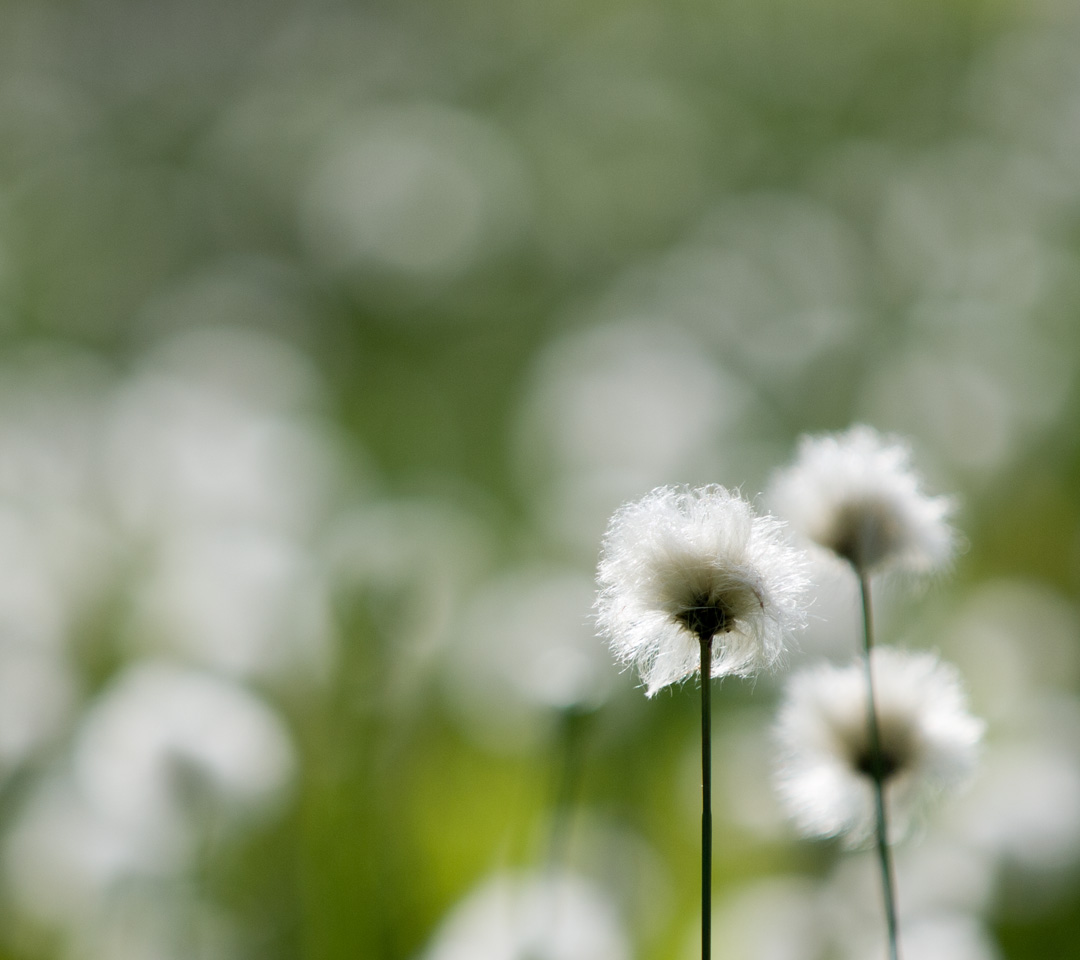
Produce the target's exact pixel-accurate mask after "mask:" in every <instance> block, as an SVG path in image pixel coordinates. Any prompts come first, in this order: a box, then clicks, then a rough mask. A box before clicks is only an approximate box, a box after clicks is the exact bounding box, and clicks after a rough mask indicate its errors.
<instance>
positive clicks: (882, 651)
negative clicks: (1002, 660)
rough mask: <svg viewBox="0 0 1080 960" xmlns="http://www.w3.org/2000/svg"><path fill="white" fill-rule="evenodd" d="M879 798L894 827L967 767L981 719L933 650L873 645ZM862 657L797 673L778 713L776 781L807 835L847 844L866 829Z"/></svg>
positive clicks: (869, 806)
mask: <svg viewBox="0 0 1080 960" xmlns="http://www.w3.org/2000/svg"><path fill="white" fill-rule="evenodd" d="M871 666H872V668H873V671H874V690H875V699H876V705H877V719H878V729H879V732H880V737H881V753H882V757H881V762H882V769H883V774H884V781H885V799H886V803H887V804H888V806H889V810H890V817H891V820H892V827H893V828H894V829H895V830H896V831H897V832H898V833H899V832H902V831H903V830H904V829H905V827H906V826H907V825H909V824H910V822H911V819H912V817H913V815H914V814H915V813H916V812H917V811H918V809H919V808H920V807H921V806H922V805H923V804H924V803H925V801H926V800H927V799H929V798H930V797H931V796H933V795H934V794H936V793H938V792H940V791H941V790H943V789H946V788H949V787H953V786H956V785H957V784H959V783H961V782H963V780H964V779H966V777H967V776H968V774H969V773H970V772H971V770H972V768H973V767H974V764H975V761H976V759H977V755H978V745H979V741H980V739H981V737H982V732H983V724H982V722H981V721H980V720H977V719H976V718H974V717H973V716H971V714H970V713H968V710H967V705H966V702H965V697H964V693H963V690H962V689H961V686H960V680H959V675H958V674H957V672H956V670H955V669H954V668H953V667H952V666H950V665H947V664H945V663H942V662H941V661H940V660H939V659H938V658H937V657H936V656H934V655H933V654H931V653H926V652H918V653H911V652H906V651H901V650H895V649H891V648H889V647H878V648H876V649H874V650H873V651H872V652H871ZM866 710H867V697H866V675H865V672H864V664H863V663H861V662H857V663H853V664H851V665H849V666H846V667H836V666H832V665H822V666H819V667H814V668H810V669H807V670H804V671H802V672H800V673H798V674H796V675H795V676H794V677H793V678H792V679H791V681H790V682H789V684H788V688H787V691H786V694H785V699H784V702H783V703H782V705H781V708H780V713H779V717H778V721H777V730H776V733H777V740H778V743H779V746H780V764H779V767H778V770H777V777H776V783H777V789H778V792H779V794H780V798H781V800H782V802H783V803H784V805H785V807H786V808H787V810H788V812H789V814H790V815H791V817H792V818H793V819H794V820H795V823H796V824H797V826H798V827H799V829H800V830H802V831H803V832H804V833H805V834H807V835H809V836H819V837H830V836H838V835H842V836H844V837H845V839H846V840H847V841H848V842H850V843H851V844H858V843H861V842H863V841H864V840H866V839H867V838H868V837H869V836H870V835H871V833H872V832H873V830H874V825H875V822H876V821H875V813H874V810H875V807H874V781H873V777H872V774H871V770H872V766H871V764H872V759H871V751H870V744H869V734H868V725H867V713H866Z"/></svg>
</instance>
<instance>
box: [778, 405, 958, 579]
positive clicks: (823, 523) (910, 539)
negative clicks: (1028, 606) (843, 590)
mask: <svg viewBox="0 0 1080 960" xmlns="http://www.w3.org/2000/svg"><path fill="white" fill-rule="evenodd" d="M768 500H769V503H770V505H771V507H772V509H773V510H775V511H776V512H777V513H778V514H779V515H780V516H782V517H784V518H785V519H787V520H788V522H789V523H790V524H791V526H792V528H793V529H794V530H795V531H797V532H798V533H800V534H802V535H804V536H806V537H807V538H809V539H810V540H812V541H813V542H815V543H817V544H818V545H820V546H822V547H824V548H825V549H827V550H829V551H832V552H833V553H834V554H836V555H838V556H840V557H842V558H843V559H844V560H847V561H848V562H850V563H851V564H852V565H853V566H854V567H855V569H856V570H857V571H859V572H860V573H861V574H866V573H869V572H871V571H874V570H879V569H883V568H887V567H893V568H895V569H900V570H908V571H911V572H926V571H929V570H933V569H934V568H936V567H939V566H941V565H942V564H944V563H946V562H947V561H948V559H949V557H950V555H951V553H952V549H953V545H954V541H955V536H954V534H953V530H952V528H951V527H950V526H949V524H948V522H947V520H948V517H949V515H950V513H951V512H952V510H953V502H952V500H951V499H949V498H948V497H931V496H927V494H925V493H924V492H923V490H922V481H921V480H920V478H919V477H918V475H917V474H916V473H915V472H914V471H913V470H912V468H911V451H910V449H909V448H908V446H907V445H906V444H905V443H903V442H902V441H899V440H896V439H892V438H888V439H887V438H885V437H883V436H882V435H881V434H879V433H878V432H877V431H875V430H873V429H872V428H870V427H867V426H862V425H857V426H854V427H852V428H851V429H849V430H847V431H845V432H843V433H835V434H821V435H817V436H804V437H803V438H802V439H801V441H800V443H799V450H798V455H797V456H796V459H795V462H794V463H793V464H792V465H791V466H790V467H787V468H786V469H783V470H780V471H778V472H777V474H776V475H775V477H774V479H773V482H772V484H771V485H770V491H769V496H768Z"/></svg>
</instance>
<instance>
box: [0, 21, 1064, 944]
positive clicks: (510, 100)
mask: <svg viewBox="0 0 1080 960" xmlns="http://www.w3.org/2000/svg"><path fill="white" fill-rule="evenodd" d="M1078 255H1080V8H1078V7H1077V6H1076V4H1074V3H1071V2H1068V0H947V2H940V0H936V2H931V0H873V2H867V0H663V2H661V0H585V2H582V0H546V2H536V3H534V2H528V0H486V2H485V0H394V2H367V3H346V2H335V0H316V2H312V3H306V4H292V3H287V2H285V0H224V2H223V0H185V2H183V3H181V2H161V3H140V2H135V0H66V2H60V0H4V2H3V4H2V6H0V957H2V958H3V960H51V958H64V960H68V958H73V960H188V958H199V960H203V958H206V960H211V958H212V960H217V958H230V960H231V958H249V957H250V958H259V960H274V958H281V960H285V958H309V960H339V958H340V960H345V958H349V960H369V958H370V960H398V958H400V960H465V958H469V960H526V958H529V960H629V958H631V957H633V958H642V960H661V958H663V960H667V958H673V960H684V958H692V957H693V956H694V955H695V951H696V950H697V930H698V916H697V909H698V907H697V904H698V901H697V889H698V887H697V885H698V876H697V863H698V859H697V858H698V847H697V844H698V816H699V806H698V805H699V779H698V777H699V774H698V770H697V766H696V764H697V756H698V755H697V750H698V746H697V733H698V728H697V719H696V708H697V699H696V696H695V690H694V687H693V685H692V684H691V685H689V686H688V687H687V688H685V689H681V690H675V691H670V692H665V693H663V694H661V695H659V696H658V697H656V698H655V699H654V700H652V701H647V700H646V698H645V697H644V695H643V693H642V691H641V689H640V688H639V686H638V683H637V680H636V678H635V677H633V676H632V675H631V674H627V673H619V672H618V670H617V669H616V668H615V667H614V666H613V665H612V664H611V662H610V657H609V655H608V652H607V651H606V649H604V648H603V645H602V644H601V643H600V642H599V641H598V640H596V639H595V638H594V636H593V631H592V628H591V626H590V623H589V614H590V605H591V603H592V596H593V586H592V576H593V570H594V567H595V561H596V554H597V548H598V543H599V538H600V535H601V533H602V531H603V528H604V524H605V521H606V518H607V517H608V516H609V515H610V513H611V511H612V510H613V509H614V508H615V507H616V506H618V504H619V503H620V502H622V501H623V500H625V499H628V498H632V497H637V496H640V495H641V494H642V493H644V492H645V491H646V490H648V489H649V488H651V487H652V486H654V485H656V484H659V483H668V482H682V481H685V482H693V483H699V482H721V483H724V484H727V485H729V486H737V487H740V488H741V489H742V491H743V492H744V493H745V494H747V495H748V496H755V495H757V494H758V493H759V492H760V491H761V490H763V489H764V488H765V486H766V484H767V482H768V477H769V474H770V472H771V471H772V470H773V469H774V468H775V467H776V466H778V465H780V464H782V463H784V462H785V461H786V460H787V459H788V457H789V456H790V454H791V451H792V449H793V444H794V442H795V438H796V437H797V436H798V435H799V434H800V433H801V432H803V431H807V430H822V429H840V428H844V427H846V426H847V425H848V424H849V423H852V422H855V421H864V422H869V423H872V424H874V425H875V426H877V427H879V428H881V429H884V430H888V431H896V432H898V433H900V434H902V435H904V436H907V437H909V438H910V439H911V442H912V444H913V447H914V450H915V454H916V458H917V462H918V465H919V467H920V469H921V470H922V472H923V473H924V474H925V475H926V476H927V478H928V485H929V487H930V488H931V489H932V490H933V491H934V492H944V493H955V494H957V495H958V497H959V502H960V504H961V507H960V510H959V513H958V515H957V523H958V526H959V527H960V528H961V529H962V531H963V533H964V536H965V550H964V552H963V553H962V555H961V556H960V557H959V559H958V561H957V563H956V565H955V569H954V570H953V571H952V573H951V574H950V575H949V576H947V577H944V578H941V579H940V580H939V581H937V582H934V583H932V584H930V585H924V586H922V587H921V588H920V589H913V585H911V584H894V585H893V586H892V588H891V589H889V590H888V591H887V592H885V593H882V595H881V596H882V600H883V603H884V606H883V612H882V617H881V631H882V637H883V639H885V640H887V641H889V642H895V643H904V644H908V645H912V646H919V647H929V648H933V649H937V650H940V651H941V652H942V654H943V655H944V656H945V657H947V658H948V659H950V660H952V661H954V662H955V663H957V664H958V666H959V667H960V669H961V670H962V672H963V674H964V676H965V679H966V682H967V685H968V690H969V694H970V697H971V701H972V705H973V708H974V710H975V711H976V712H978V713H979V714H980V715H981V716H983V717H985V718H986V719H987V721H988V733H987V739H986V749H985V752H984V756H983V762H982V766H981V769H980V772H979V774H978V775H977V777H976V779H975V781H974V782H973V783H972V784H971V786H970V788H969V790H968V791H967V793H965V794H964V795H963V796H961V797H960V798H958V799H956V800H954V801H952V802H950V803H948V804H945V805H943V806H942V807H941V808H939V810H938V811H937V813H936V815H935V816H934V817H933V818H932V819H931V820H929V821H928V822H927V823H926V824H925V825H924V826H923V828H922V830H921V832H920V835H919V836H917V837H916V838H914V839H913V840H912V841H911V842H909V843H907V844H905V846H904V847H902V848H901V850H900V853H899V857H900V864H899V870H900V880H899V884H900V896H901V909H902V913H903V920H902V923H903V931H904V936H905V938H906V943H907V947H908V950H907V955H908V956H909V957H911V958H912V960H938V958H940V960H1004V958H1008V960H1023V958H1028V957H1039V958H1045V957H1055V958H1069V957H1080V933H1078V931H1080V883H1078V878H1080V700H1078V698H1077V693H1078V689H1080V626H1078V624H1080V619H1078V610H1077V605H1076V604H1077V600H1078V592H1080V449H1078V441H1080V431H1078V429H1077V425H1078V424H1077V420H1078V412H1080V396H1078V393H1077V372H1078V369H1080V323H1078V321H1077V317H1078V313H1080V270H1078V267H1080V259H1078ZM855 609H856V608H855V606H854V600H853V594H852V590H851V586H850V584H847V583H845V582H844V580H843V578H842V577H839V578H838V577H835V576H834V577H832V578H829V577H826V576H823V577H822V579H821V582H820V586H819V588H818V591H817V600H816V605H815V608H814V616H813V620H812V624H811V628H810V630H809V631H808V633H807V635H806V637H805V639H804V641H803V643H802V647H801V650H800V651H799V652H797V653H795V654H793V655H792V657H791V658H790V660H789V666H790V667H794V666H797V665H798V664H799V663H801V662H804V661H807V660H809V659H812V658H815V657H821V656H830V657H834V658H838V659H843V658H845V657H847V656H849V655H850V651H851V650H852V649H853V644H854V642H855V639H854V638H855V637H856V634H855V624H856V623H857V620H856V618H855ZM781 682H782V675H781V676H780V677H765V678H761V679H759V680H758V681H757V682H756V683H754V684H749V683H743V682H739V681H725V682H724V683H723V684H722V685H721V686H720V688H719V689H718V691H717V695H716V703H717V716H716V722H715V737H716V790H717V811H716V816H717V826H716V835H717V843H716V871H717V873H716V881H715V884H716V917H715V926H716V937H717V947H716V950H717V954H718V955H721V956H729V957H739V958H741V960H833V958H836V960H848V958H851V960H856V958H864V957H865V958H871V957H875V956H880V955H881V954H880V947H879V946H876V942H877V940H878V939H879V938H880V929H879V928H880V922H879V914H878V911H879V909H880V908H879V907H878V906H877V903H876V879H875V877H874V874H873V872H872V865H871V864H870V863H868V862H867V861H866V858H865V855H862V854H859V853H857V852H856V853H848V852H846V851H844V850H842V849H840V848H839V847H838V846H837V845H835V844H829V843H814V844H810V843H805V842H801V841H798V840H797V839H796V838H795V837H794V836H793V834H792V832H791V830H790V828H789V827H788V826H786V825H785V823H784V821H783V819H782V817H781V816H780V813H779V811H778V810H777V808H776V803H775V801H774V800H773V798H772V793H771V787H770V776H771V773H770V770H771V763H772V760H771V755H772V750H771V743H770V723H771V717H772V712H773V708H774V705H775V701H776V696H777V691H778V689H779V686H780V683H781Z"/></svg>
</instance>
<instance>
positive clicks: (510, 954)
mask: <svg viewBox="0 0 1080 960" xmlns="http://www.w3.org/2000/svg"><path fill="white" fill-rule="evenodd" d="M423 956H424V960H472V958H474V957H483V958H484V960H627V958H628V957H629V956H630V946H629V943H628V941H627V937H626V934H625V933H624V932H623V927H622V924H621V923H620V921H619V917H618V914H617V912H616V910H615V908H614V906H613V905H612V903H611V901H610V899H609V898H608V897H607V896H606V895H605V894H604V892H603V891H602V890H600V889H598V888H597V887H596V886H594V885H593V884H592V883H589V882H588V881H586V880H584V879H582V878H581V877H578V876H576V875H574V874H571V873H565V872H559V873H548V874H543V875H541V874H536V875H530V874H520V875H514V874H499V875H496V876H494V877H492V878H490V879H489V880H488V881H487V882H485V883H484V884H483V885H481V886H480V887H479V888H478V889H476V890H475V891H474V892H473V893H471V894H469V895H468V896H467V897H466V898H465V899H464V900H463V901H462V902H461V903H459V904H458V905H457V906H456V907H454V908H453V909H452V910H451V912H450V913H449V915H448V916H447V917H446V919H445V920H443V922H442V924H441V925H440V927H439V929H438V930H437V931H436V932H435V936H434V937H433V939H432V941H431V944H430V946H429V947H428V950H427V951H426V952H425V953H424V955H423Z"/></svg>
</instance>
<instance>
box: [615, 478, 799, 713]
mask: <svg viewBox="0 0 1080 960" xmlns="http://www.w3.org/2000/svg"><path fill="white" fill-rule="evenodd" d="M782 531H783V524H782V523H780V522H779V521H778V520H775V519H774V518H772V517H768V516H755V514H754V511H753V508H752V507H751V506H750V504H749V503H747V502H746V501H745V500H744V499H742V498H741V497H740V496H739V495H738V494H736V493H732V492H730V491H728V490H726V489H725V488H724V487H721V486H718V485H709V486H704V487H697V488H689V487H685V486H667V487H659V488H657V489H655V490H653V491H652V492H651V493H649V494H647V495H646V496H645V497H644V498H642V499H641V500H638V501H636V502H634V503H629V504H626V505H625V506H623V507H621V508H620V509H619V510H618V511H617V512H616V513H615V515H614V516H613V517H612V518H611V522H610V524H609V526H608V530H607V534H606V535H605V537H604V542H603V549H602V553H601V559H600V566H599V571H598V574H597V579H598V582H599V585H600V594H599V599H598V602H597V626H598V628H599V630H600V633H601V634H602V635H603V636H605V637H606V638H607V640H608V642H609V643H610V645H611V649H612V651H613V653H614V654H615V656H616V657H617V658H618V659H619V660H620V661H621V662H623V663H628V664H633V665H634V666H636V667H637V669H638V671H639V673H640V675H641V678H642V680H644V682H645V686H646V692H647V694H648V695H649V696H652V695H653V694H655V693H656V691H657V690H660V689H661V688H662V687H665V686H667V685H668V684H671V683H674V682H676V681H678V680H681V679H683V678H685V677H687V676H689V675H691V674H692V673H693V672H694V671H695V670H697V669H699V665H700V659H699V657H700V645H701V643H702V641H703V640H710V641H712V640H713V639H715V642H713V643H712V657H711V661H710V670H709V672H710V675H711V676H713V677H720V676H725V675H728V674H738V675H746V674H748V673H751V672H753V671H754V670H755V669H758V668H761V667H767V666H770V665H771V664H773V663H774V662H775V661H776V660H777V659H778V657H779V656H780V654H781V653H782V651H783V647H784V641H785V638H786V637H787V636H788V635H789V634H790V633H791V631H793V630H794V629H796V628H798V627H800V626H801V625H802V624H803V621H804V619H805V614H804V611H803V606H802V600H803V593H804V591H805V589H806V583H807V581H806V577H805V573H804V566H805V564H804V559H803V554H802V553H801V552H800V551H798V550H796V549H795V548H793V547H791V546H790V545H789V544H788V543H787V542H786V541H785V539H784V537H783V532H782Z"/></svg>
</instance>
